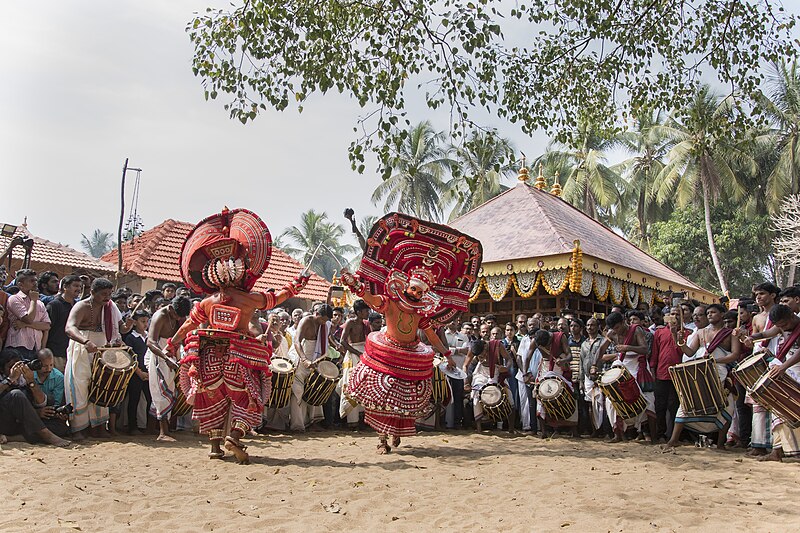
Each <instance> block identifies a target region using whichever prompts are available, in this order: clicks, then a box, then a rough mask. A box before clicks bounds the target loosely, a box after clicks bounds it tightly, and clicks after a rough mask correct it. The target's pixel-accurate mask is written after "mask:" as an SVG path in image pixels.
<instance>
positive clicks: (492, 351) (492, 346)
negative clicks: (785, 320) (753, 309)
mask: <svg viewBox="0 0 800 533" xmlns="http://www.w3.org/2000/svg"><path fill="white" fill-rule="evenodd" d="M798 329H800V328H798ZM499 345H500V341H499V340H491V341H489V349H488V350H487V352H486V355H487V359H488V360H489V361H488V363H489V375H490V376H491V377H494V369H495V366H496V365H497V350H498V346H499Z"/></svg>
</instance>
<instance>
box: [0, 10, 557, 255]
mask: <svg viewBox="0 0 800 533" xmlns="http://www.w3.org/2000/svg"><path fill="white" fill-rule="evenodd" d="M215 5H218V6H225V5H227V3H226V2H220V1H215V0H170V1H169V2H155V1H144V0H140V1H137V2H133V1H127V0H126V1H115V2H101V1H64V0H55V1H54V0H44V1H39V2H3V15H2V17H0V48H2V49H3V50H4V53H3V54H0V72H2V74H3V82H2V83H0V125H1V127H0V187H1V189H2V190H3V191H4V193H5V200H6V201H4V202H3V208H2V210H0V223H11V224H20V223H22V221H23V220H24V219H25V217H27V223H28V228H29V230H30V231H31V232H32V233H33V234H34V235H37V236H39V237H42V238H45V239H49V240H52V241H57V242H61V243H63V244H67V245H70V246H72V247H74V248H77V249H80V240H81V234H87V235H88V234H90V233H91V232H92V231H93V230H94V229H95V228H100V229H102V230H103V231H109V232H113V233H114V234H115V235H116V228H117V224H118V221H119V210H120V205H119V196H120V178H121V175H122V166H123V163H124V161H125V158H130V161H129V165H130V166H131V167H136V168H141V169H142V173H141V183H140V192H139V202H138V215H139V216H140V217H141V219H142V221H143V223H144V227H145V229H149V228H151V227H153V226H155V225H157V224H159V223H161V222H162V221H163V220H165V219H167V218H172V219H176V220H181V221H187V222H197V221H199V220H200V219H202V218H204V217H206V216H208V215H210V214H213V213H215V212H218V211H219V210H221V209H222V207H223V206H228V207H230V208H235V207H244V208H248V209H250V210H252V211H254V212H256V213H257V214H259V215H260V216H261V217H262V218H263V219H264V221H265V222H266V224H267V226H268V227H269V228H270V230H271V232H272V235H273V238H274V237H277V236H278V235H280V234H281V233H282V232H283V231H284V230H285V229H286V228H287V227H289V226H292V225H296V224H299V222H300V214H301V213H302V212H304V211H307V210H309V209H314V210H316V211H325V212H327V213H328V216H329V218H330V219H331V220H333V221H336V222H339V223H343V224H345V227H346V228H349V224H348V223H347V221H346V220H345V219H344V217H343V216H342V212H343V211H344V209H345V207H352V208H354V209H355V211H356V217H358V218H360V217H361V216H365V215H381V214H383V212H384V211H383V206H382V205H379V206H374V205H373V204H372V203H371V201H370V197H371V195H372V191H373V190H374V189H375V187H377V185H378V184H379V183H380V177H379V175H378V173H377V170H376V168H375V167H374V166H373V167H372V168H370V167H369V166H368V167H367V170H366V171H365V173H364V174H357V173H356V172H354V171H352V170H351V169H350V162H349V160H348V157H347V148H348V146H349V144H350V142H351V141H352V140H354V135H355V133H354V132H353V130H352V128H353V126H354V125H355V123H356V119H357V117H358V116H360V115H361V114H363V110H361V109H360V108H359V107H358V105H357V103H356V102H354V101H353V100H352V99H350V98H349V97H347V96H343V95H338V94H329V95H325V96H324V97H315V98H313V99H312V100H311V101H309V102H307V103H306V104H305V108H304V111H303V113H302V114H298V113H297V112H296V110H294V109H293V108H289V109H287V110H286V111H284V112H276V111H272V110H268V111H267V112H263V113H262V114H261V115H260V116H259V117H258V118H257V119H256V120H255V121H254V122H252V123H248V124H246V125H243V124H241V123H240V122H239V121H237V120H231V119H230V118H229V117H228V112H227V111H225V110H224V109H223V103H224V102H223V101H222V100H217V101H208V102H206V101H205V100H204V98H203V88H202V85H201V83H200V79H199V78H195V77H194V75H193V74H192V71H191V59H192V54H193V48H192V45H191V43H190V41H189V38H188V36H187V34H186V32H185V27H186V24H187V22H188V21H189V20H191V18H192V14H193V12H195V11H203V10H204V9H205V8H206V7H209V6H215ZM409 111H410V113H409V118H410V119H411V121H412V123H414V122H418V121H421V120H426V119H429V118H432V117H431V114H430V111H428V110H427V109H426V108H425V107H424V105H422V104H421V103H419V102H413V99H412V104H411V107H410V109H409ZM433 119H434V120H433V123H434V126H435V127H437V128H439V129H445V128H446V126H447V123H446V120H444V119H443V118H442V117H441V116H439V117H433ZM500 133H501V135H504V136H506V137H508V138H510V139H511V140H512V142H513V143H514V145H515V146H516V147H517V148H518V149H519V150H522V151H524V152H525V153H527V154H528V155H529V156H533V155H538V154H540V153H541V152H542V151H543V150H544V148H545V146H546V144H547V137H546V136H545V135H544V134H537V135H534V136H533V137H528V136H526V135H524V134H522V133H521V132H520V131H519V130H518V129H517V128H514V127H506V128H504V129H502V130H501V131H500ZM134 177H135V173H133V172H129V173H128V182H129V185H128V186H127V188H126V189H127V193H126V197H127V198H128V201H130V198H131V195H132V192H133V187H132V181H133V178H134ZM512 181H513V180H509V182H508V184H511V183H512ZM127 216H128V211H126V218H127ZM353 242H355V241H354V240H353Z"/></svg>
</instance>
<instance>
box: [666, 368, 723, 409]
mask: <svg viewBox="0 0 800 533" xmlns="http://www.w3.org/2000/svg"><path fill="white" fill-rule="evenodd" d="M669 375H670V377H671V378H672V383H673V384H674V385H675V390H676V391H677V393H678V399H679V400H680V402H681V407H682V408H683V412H684V413H686V416H689V417H691V416H706V415H714V414H716V413H718V412H719V411H721V410H722V409H725V406H726V405H727V404H728V400H727V398H726V397H725V393H724V392H723V389H722V384H721V383H720V382H719V374H718V373H717V364H716V363H715V362H714V360H713V359H710V358H705V357H704V358H702V359H695V360H693V361H687V362H685V363H680V364H677V365H674V366H671V367H669Z"/></svg>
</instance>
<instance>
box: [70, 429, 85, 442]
mask: <svg viewBox="0 0 800 533" xmlns="http://www.w3.org/2000/svg"><path fill="white" fill-rule="evenodd" d="M72 440H74V441H82V440H86V435H84V433H83V431H76V432H75V433H73V434H72Z"/></svg>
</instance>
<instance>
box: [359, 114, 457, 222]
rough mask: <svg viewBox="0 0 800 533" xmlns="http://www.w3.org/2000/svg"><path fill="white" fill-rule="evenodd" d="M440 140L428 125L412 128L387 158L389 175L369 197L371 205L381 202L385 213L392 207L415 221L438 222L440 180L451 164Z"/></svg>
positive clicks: (440, 191)
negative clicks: (390, 172) (389, 168)
mask: <svg viewBox="0 0 800 533" xmlns="http://www.w3.org/2000/svg"><path fill="white" fill-rule="evenodd" d="M443 140H444V134H443V133H441V132H439V133H437V132H436V131H434V129H433V126H431V124H430V122H427V121H426V122H421V123H419V124H418V125H416V126H415V127H413V128H412V129H411V130H410V131H409V132H408V136H407V137H406V138H405V140H404V141H403V143H402V144H401V145H400V147H399V148H398V151H397V153H396V154H394V155H393V156H392V157H391V159H390V161H389V165H390V167H391V169H392V174H391V175H390V176H389V177H388V178H387V179H386V180H385V181H384V182H383V183H381V184H380V185H378V187H377V188H376V189H375V191H374V192H373V193H372V203H373V204H375V205H377V203H378V202H380V201H381V200H383V199H385V200H386V202H385V204H384V209H385V210H386V211H392V210H394V209H395V207H394V206H395V205H396V206H397V207H396V209H397V210H398V211H402V212H404V213H407V214H410V215H414V216H416V217H418V218H422V219H426V220H433V221H438V220H440V218H441V212H442V211H441V207H440V203H439V196H440V195H441V193H442V190H443V188H444V182H443V181H442V180H443V178H444V176H445V175H446V174H447V172H448V170H449V169H450V167H451V165H452V163H453V162H452V161H451V160H450V159H449V158H448V157H447V151H446V150H445V149H444V148H442V142H443Z"/></svg>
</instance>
